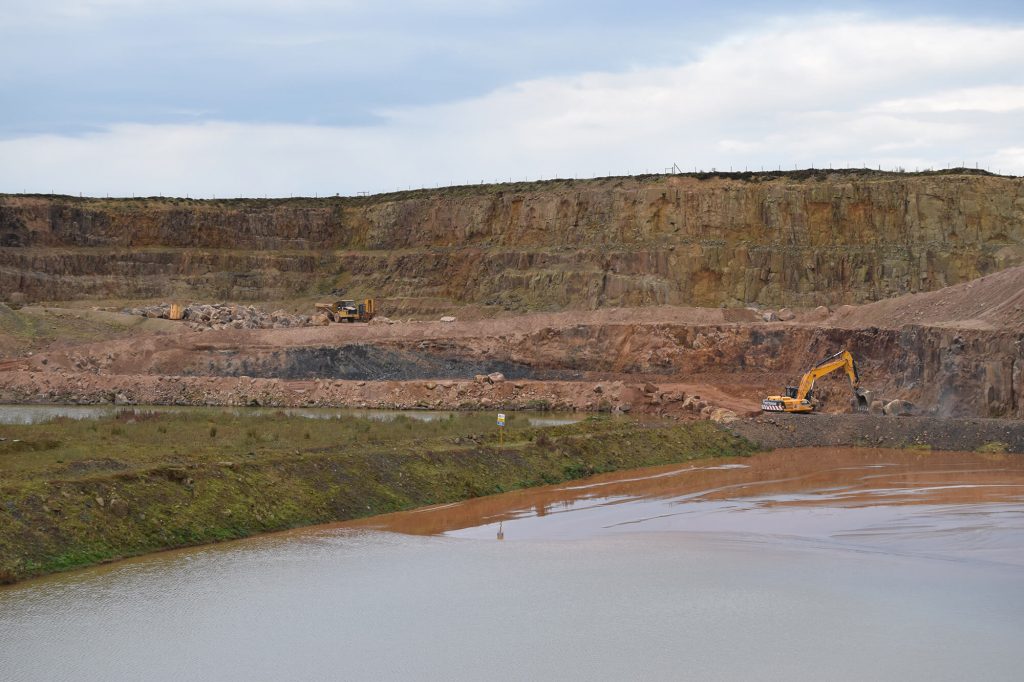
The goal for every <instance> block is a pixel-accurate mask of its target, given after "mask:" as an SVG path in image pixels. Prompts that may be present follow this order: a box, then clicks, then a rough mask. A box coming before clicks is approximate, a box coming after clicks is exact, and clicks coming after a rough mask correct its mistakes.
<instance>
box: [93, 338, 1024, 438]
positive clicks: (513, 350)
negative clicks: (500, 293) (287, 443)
mask: <svg viewBox="0 0 1024 682" xmlns="http://www.w3.org/2000/svg"><path fill="white" fill-rule="evenodd" d="M842 349H848V350H850V352H851V353H853V355H854V357H856V358H857V360H858V363H859V365H860V369H861V374H862V379H863V382H862V383H863V386H864V387H865V388H868V389H870V390H872V391H874V392H875V393H876V395H878V396H879V397H885V398H887V399H894V398H902V399H906V400H909V401H910V402H912V403H913V404H914V405H916V406H918V408H919V409H920V410H921V411H924V412H929V413H932V414H937V415H941V416H979V417H1015V418H1022V417H1024V334H1021V333H1019V332H1013V333H1011V332H991V331H974V330H954V329H943V328H938V327H918V326H907V327H903V328H901V329H878V328H868V329H856V330H849V329H838V328H831V327H813V326H803V325H780V324H775V325H762V326H751V325H738V324H724V325H681V324H654V325H637V324H603V325H582V324H581V325H576V326H572V327H566V328H545V329H542V330H540V331H537V332H532V333H525V334H513V335H501V336H491V337H464V338H454V339H441V338H438V339H426V340H424V339H415V340H405V339H393V340H388V341H383V342H376V343H374V344H372V345H367V344H361V343H348V344H343V345H331V346H295V347H286V348H263V349H261V348H259V347H249V346H246V345H241V346H239V345H231V346H226V345H223V344H221V345H217V346H216V347H203V346H201V347H196V348H193V349H191V350H189V352H188V353H187V358H188V360H187V361H186V362H185V363H184V364H182V360H181V358H182V353H181V352H180V349H175V350H173V351H167V352H166V353H162V352H159V351H158V352H155V353H154V354H153V355H152V359H151V364H150V365H149V366H148V368H147V369H145V370H144V371H149V372H151V373H157V374H187V375H220V376H239V375H249V376H256V377H274V378H282V379H299V378H335V379H363V380H380V379H421V378H460V377H463V378H465V377H472V375H473V374H475V373H486V372H492V371H501V372H503V373H504V374H506V376H508V378H510V379H513V378H531V379H542V378H547V379H571V378H574V377H580V376H589V377H591V378H602V377H620V378H623V377H633V380H634V381H643V380H645V378H646V379H652V380H654V381H655V382H657V381H659V380H666V381H669V380H671V381H676V382H691V383H702V382H705V383H711V384H714V383H716V381H720V380H722V379H723V377H725V378H726V383H729V384H734V385H735V384H743V383H744V382H745V381H749V382H751V383H753V384H755V385H759V386H765V385H770V386H775V385H776V384H777V386H776V390H781V389H782V387H783V385H784V384H785V383H793V384H795V383H796V382H797V380H798V379H799V377H800V375H801V374H803V372H805V371H806V370H807V369H808V368H809V367H811V366H813V365H814V364H815V363H816V362H817V361H819V360H821V359H822V358H825V357H827V356H828V355H831V354H832V353H835V352H837V351H839V350H842ZM106 371H110V372H113V373H118V372H119V370H118V364H117V359H114V361H113V363H112V364H111V365H110V367H109V368H108V369H107V370H106ZM815 390H816V393H817V395H819V397H821V398H823V399H825V400H826V401H827V403H828V404H829V408H830V409H843V408H845V407H846V406H847V404H848V400H849V398H850V389H849V384H848V382H847V380H846V378H845V376H844V375H842V374H841V373H839V374H836V375H834V376H831V377H828V378H826V379H822V380H820V381H819V382H818V384H817V386H816V387H815Z"/></svg>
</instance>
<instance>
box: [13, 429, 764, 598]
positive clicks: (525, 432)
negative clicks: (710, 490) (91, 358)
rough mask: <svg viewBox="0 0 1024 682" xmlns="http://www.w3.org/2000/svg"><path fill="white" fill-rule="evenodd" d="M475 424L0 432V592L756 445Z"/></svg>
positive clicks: (682, 432)
mask: <svg viewBox="0 0 1024 682" xmlns="http://www.w3.org/2000/svg"><path fill="white" fill-rule="evenodd" d="M481 418H482V416H480V415H466V416H461V417H458V418H454V419H451V420H442V421H440V422H436V423H434V422H431V423H423V422H413V421H411V420H406V419H399V420H396V421H394V422H390V423H388V424H378V423H374V422H369V421H367V420H359V419H354V418H342V419H338V420H327V421H325V420H310V419H305V418H303V417H284V416H283V415H281V416H277V417H240V416H237V415H236V416H234V417H232V416H230V415H225V414H224V413H219V414H214V413H211V414H210V415H206V416H200V417H198V418H197V417H196V416H194V415H192V416H185V415H156V416H151V417H147V418H142V417H136V416H134V415H127V416H126V418H120V419H114V420H105V421H100V422H91V423H78V422H72V421H67V420H65V421H58V422H50V423H47V424H41V425H34V426H18V427H0V428H3V429H4V433H5V438H6V440H3V441H0V455H2V457H0V473H2V474H3V475H2V476H0V500H2V505H0V582H12V581H16V580H21V579H24V578H28V577H31V576H35V575H41V574H45V573H50V572H54V571H59V570H64V569H69V568H75V567H79V566H85V565H89V564H94V563H99V562H104V561H110V560H114V559H117V558H121V557H127V556H132V555H137V554H142V553H145V552H153V551H157V550H162V549H169V548H173V547H183V546H188V545H195V544H201V543H208V542H216V541H220V540H226V539H231V538H240V537H245V536H248V535H253V534H256V533H263V532H268V531H274V530H281V529H285V528H292V527H296V526H302V525H309V524H315V523H323V522H328V521H336V520H344V519H353V518H358V517H363V516H369V515H373V514H379V513H383V512H390V511H397V510H402V509H409V508H413V507H417V506H422V505H430V504H437V503H445V502H453V501H457V500H462V499H467V498H470V497H476V496H480V495H487V494H491V493H496V492H501V491H504V490H510V489H514V488H521V487H528V486H536V485H542V484H546V483H556V482H560V481H565V480H569V479H574V478H580V477H583V476H587V475H590V474H594V473H598V472H604V471H614V470H618V469H629V468H634V467H641V466H649V465H657V464H669V463H674V462H681V461H687V460H690V459H696V458H702V457H715V456H725V455H744V454H748V453H750V452H752V451H754V449H755V447H754V446H753V445H752V444H750V443H749V442H747V441H745V440H743V439H741V438H738V437H736V436H733V435H731V434H729V433H727V432H725V431H723V430H721V429H720V428H719V427H717V426H716V425H714V424H712V423H710V422H690V423H686V424H680V425H671V426H670V425H665V424H659V425H651V424H640V423H637V422H633V421H627V420H624V419H617V420H611V419H597V420H593V419H592V420H588V421H586V422H583V423H579V424H574V425H571V426H563V427H552V428H548V429H533V428H522V427H517V422H515V421H514V420H513V421H512V422H511V423H510V428H509V429H508V430H507V434H506V437H505V439H504V442H503V443H499V442H498V438H497V436H496V434H495V429H494V427H493V425H492V422H491V418H492V417H491V416H490V415H487V416H486V419H485V420H484V421H481ZM484 423H486V424H487V425H488V426H486V427H484V426H483V424H484ZM100 453H102V455H101V454H100Z"/></svg>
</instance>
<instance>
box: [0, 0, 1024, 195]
mask: <svg viewBox="0 0 1024 682" xmlns="http://www.w3.org/2000/svg"><path fill="white" fill-rule="evenodd" d="M0 9H2V11H0V192H34V193H50V192H55V193H59V194H72V195H77V194H84V195H92V196H104V195H109V196H153V195H163V196H192V197H210V196H220V197H231V196H278V197H284V196H292V195H302V196H313V195H320V196H323V195H333V194H342V195H353V194H357V193H361V192H385V191H393V190H396V189H407V188H418V187H435V186H446V185H451V184H474V183H480V182H494V181H508V180H537V179H550V178H553V177H561V178H573V177H575V178H587V177H595V176H607V175H626V174H635V173H645V172H664V171H665V170H666V169H668V168H671V167H672V166H673V164H675V165H676V166H677V167H679V168H681V169H683V170H688V171H689V170H694V169H698V170H711V169H717V170H730V169H733V170H744V169H751V170H756V169H761V168H764V169H779V168H781V169H791V168H795V167H799V168H807V167H817V168H824V167H829V166H831V167H851V166H855V167H865V166H867V167H872V168H876V167H881V168H886V169H896V168H905V169H907V170H916V169H924V168H945V167H949V166H960V165H966V166H969V167H974V166H976V165H977V166H978V167H981V168H986V169H989V170H992V171H995V172H1001V173H1004V174H1013V175H1024V3H1022V2H1019V1H1018V0H974V1H973V2H953V1H951V0H930V1H928V2H924V1H917V0H908V1H905V2H897V1H890V2H882V1H866V2H851V1H847V2H843V3H838V2H827V1H824V0H818V1H816V2H810V1H804V0H789V1H787V0H776V1H775V2H771V3H766V2H753V1H748V0H742V1H738V2H724V1H721V2H717V3H710V2H706V1H704V2H691V1H689V0H676V1H674V2H672V1H666V2H658V1H654V2H643V1H640V2H636V1H634V2H609V1H606V0H589V1H582V0H579V1H578V0H567V1H565V2H552V1H548V2H542V1H541V0H475V1H473V2H469V1H464V0H420V1H418V2H414V1H412V0H394V1H392V2H384V1H378V2H362V1H359V0H333V1H332V0H176V1H175V2H166V1H159V2H158V1H156V0H80V1H75V0H0Z"/></svg>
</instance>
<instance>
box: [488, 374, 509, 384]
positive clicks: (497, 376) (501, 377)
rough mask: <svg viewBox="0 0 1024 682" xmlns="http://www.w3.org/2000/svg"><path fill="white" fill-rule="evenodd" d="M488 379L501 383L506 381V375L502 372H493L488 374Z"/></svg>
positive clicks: (493, 382)
mask: <svg viewBox="0 0 1024 682" xmlns="http://www.w3.org/2000/svg"><path fill="white" fill-rule="evenodd" d="M487 380H488V381H489V382H491V383H492V384H500V383H501V382H503V381H505V375H504V374H502V373H501V372H491V373H490V374H488V375H487Z"/></svg>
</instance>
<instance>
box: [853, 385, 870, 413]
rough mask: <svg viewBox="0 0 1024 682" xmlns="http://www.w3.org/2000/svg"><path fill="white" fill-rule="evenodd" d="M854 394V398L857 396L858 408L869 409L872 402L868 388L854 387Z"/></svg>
mask: <svg viewBox="0 0 1024 682" xmlns="http://www.w3.org/2000/svg"><path fill="white" fill-rule="evenodd" d="M853 395H854V398H855V400H856V402H857V405H856V407H857V410H858V411H864V410H867V409H868V406H869V405H870V403H871V398H870V395H869V394H868V392H867V391H866V390H864V389H863V388H855V389H853Z"/></svg>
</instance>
